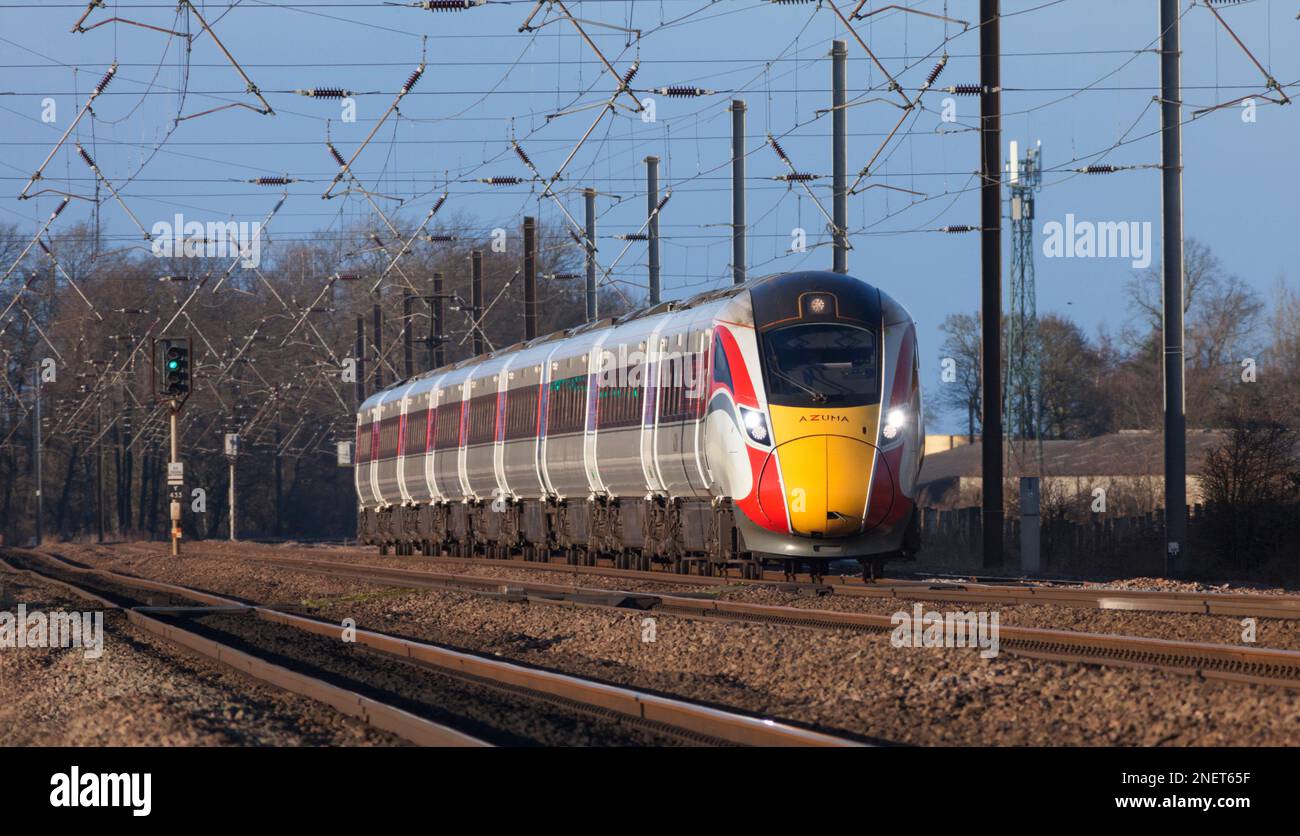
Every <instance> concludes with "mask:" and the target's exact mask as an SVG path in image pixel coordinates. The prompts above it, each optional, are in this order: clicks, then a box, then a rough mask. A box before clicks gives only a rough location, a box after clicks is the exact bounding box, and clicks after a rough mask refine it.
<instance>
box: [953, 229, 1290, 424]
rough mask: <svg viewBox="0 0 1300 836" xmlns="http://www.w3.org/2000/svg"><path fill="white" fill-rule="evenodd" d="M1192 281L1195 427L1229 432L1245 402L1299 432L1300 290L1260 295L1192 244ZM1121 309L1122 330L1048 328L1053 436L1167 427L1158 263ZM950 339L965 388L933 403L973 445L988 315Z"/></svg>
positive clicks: (1046, 404) (1043, 345)
mask: <svg viewBox="0 0 1300 836" xmlns="http://www.w3.org/2000/svg"><path fill="white" fill-rule="evenodd" d="M1186 271H1187V284H1186V297H1185V318H1186V329H1185V331H1186V333H1185V343H1186V345H1185V351H1186V386H1187V421H1188V427H1189V428H1222V427H1225V426H1227V425H1228V423H1229V422H1230V420H1231V419H1232V417H1233V416H1234V415H1237V414H1238V413H1240V412H1241V411H1242V409H1243V404H1244V403H1246V402H1249V403H1250V404H1252V405H1253V408H1254V410H1255V416H1256V417H1257V418H1260V419H1270V420H1275V421H1278V422H1281V423H1283V424H1286V425H1294V424H1295V412H1296V405H1297V404H1300V291H1298V290H1297V289H1295V288H1292V287H1289V286H1288V285H1287V284H1286V283H1285V282H1284V281H1283V280H1282V279H1281V278H1279V279H1278V280H1277V282H1276V284H1275V285H1274V286H1273V288H1272V289H1271V290H1270V291H1269V292H1268V293H1267V294H1264V295H1262V294H1260V293H1258V292H1257V291H1255V290H1254V289H1253V288H1252V287H1250V286H1249V285H1247V284H1246V283H1245V282H1244V281H1242V280H1241V279H1240V278H1239V277H1237V276H1235V275H1232V274H1230V273H1228V272H1227V271H1226V270H1225V269H1224V267H1223V264H1222V263H1221V262H1220V260H1219V258H1218V257H1217V256H1215V255H1214V253H1213V252H1212V251H1211V250H1210V248H1209V247H1208V246H1206V245H1205V244H1203V243H1202V242H1200V241H1197V240H1195V239H1189V240H1188V242H1187V245H1186ZM1124 301H1125V303H1126V305H1127V308H1128V314H1129V317H1128V320H1127V321H1126V323H1125V324H1124V325H1123V327H1121V328H1120V329H1118V330H1116V331H1111V330H1105V329H1103V330H1100V331H1099V332H1098V333H1097V334H1096V335H1090V334H1088V332H1087V331H1085V330H1084V329H1083V328H1082V327H1081V326H1080V325H1079V324H1078V323H1076V322H1074V321H1073V320H1071V319H1070V318H1068V317H1065V316H1062V315H1060V314H1056V313H1052V314H1047V315H1044V316H1041V317H1040V318H1039V327H1038V333H1037V340H1038V347H1039V352H1040V355H1041V360H1042V365H1041V377H1040V387H1041V389H1040V392H1041V397H1040V415H1039V425H1040V426H1041V427H1042V432H1043V437H1044V438H1065V439H1070V438H1090V437H1093V436H1098V435H1102V434H1105V433H1110V432H1116V431H1118V430H1121V429H1160V428H1161V427H1162V422H1163V414H1164V413H1163V395H1162V391H1163V390H1162V385H1163V384H1162V381H1163V376H1164V370H1163V355H1164V351H1163V344H1162V335H1161V322H1162V315H1161V274H1160V268H1159V266H1158V265H1157V266H1154V267H1152V268H1150V269H1148V270H1145V271H1142V272H1140V273H1135V274H1133V275H1132V276H1131V277H1130V278H1129V279H1128V281H1127V282H1126V283H1125V287H1124ZM942 331H943V334H944V339H943V342H942V344H941V345H940V347H939V354H940V356H941V357H951V358H953V360H955V371H956V379H955V380H953V381H950V382H946V383H944V384H942V385H940V387H939V391H938V392H937V393H935V395H934V396H932V397H934V399H935V401H934V402H936V403H937V404H938V406H939V407H940V408H941V409H943V410H947V411H949V412H950V413H956V414H958V415H961V416H963V417H964V419H965V421H964V425H965V428H966V430H967V432H968V433H970V434H971V435H972V436H975V435H978V434H979V433H980V415H981V412H982V403H981V384H980V319H979V316H978V314H953V315H951V316H949V317H948V318H947V319H945V320H944V322H943V325H942ZM1004 346H1005V335H1004ZM1005 355H1006V352H1005V348H1004V351H1003V356H1004V358H1005ZM1004 379H1005V378H1004Z"/></svg>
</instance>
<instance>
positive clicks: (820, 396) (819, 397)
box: [767, 364, 828, 403]
mask: <svg viewBox="0 0 1300 836" xmlns="http://www.w3.org/2000/svg"><path fill="white" fill-rule="evenodd" d="M767 368H768V371H770V372H771V373H772V374H774V375H776V376H777V377H779V378H781V379H782V380H786V381H789V382H790V383H793V384H794V385H795V386H798V387H799V388H800V389H802V390H804V391H805V392H807V393H808V394H809V395H812V399H813V400H814V401H816V402H817V403H826V401H827V400H828V398H827V397H826V393H824V392H820V391H818V390H816V389H814V388H812V387H811V386H805V385H804V384H802V383H800V382H799V381H797V380H795V379H794V378H793V377H791V376H790V375H788V374H786V373H785V372H783V371H781V370H779V369H777V368H775V367H773V366H772V365H770V364H769V365H768V367H767Z"/></svg>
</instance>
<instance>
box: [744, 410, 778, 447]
mask: <svg viewBox="0 0 1300 836" xmlns="http://www.w3.org/2000/svg"><path fill="white" fill-rule="evenodd" d="M740 419H741V421H743V422H744V424H745V432H746V433H747V434H748V435H749V437H750V438H752V439H753V440H754V441H756V442H758V443H759V444H767V442H768V439H769V438H771V436H770V435H769V433H768V431H767V418H766V417H765V416H764V415H763V413H761V412H759V411H758V410H756V409H746V408H745V407H743V406H742V407H740Z"/></svg>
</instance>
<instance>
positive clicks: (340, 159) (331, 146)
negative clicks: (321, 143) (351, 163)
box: [325, 142, 347, 168]
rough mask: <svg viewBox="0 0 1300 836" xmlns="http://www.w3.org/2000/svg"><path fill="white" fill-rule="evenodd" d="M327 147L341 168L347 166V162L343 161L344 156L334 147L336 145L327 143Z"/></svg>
mask: <svg viewBox="0 0 1300 836" xmlns="http://www.w3.org/2000/svg"><path fill="white" fill-rule="evenodd" d="M325 147H326V148H328V149H330V156H331V157H333V158H334V162H336V163H338V164H339V167H340V168H341V167H343V166H345V165H347V161H346V160H344V159H343V155H342V154H340V153H339V149H337V148H335V147H334V143H332V142H327V143H325Z"/></svg>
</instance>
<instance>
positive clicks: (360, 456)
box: [357, 424, 374, 462]
mask: <svg viewBox="0 0 1300 836" xmlns="http://www.w3.org/2000/svg"><path fill="white" fill-rule="evenodd" d="M373 435H374V425H373V424H360V425H358V426H357V461H359V462H368V461H370V441H371V439H372V437H373Z"/></svg>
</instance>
